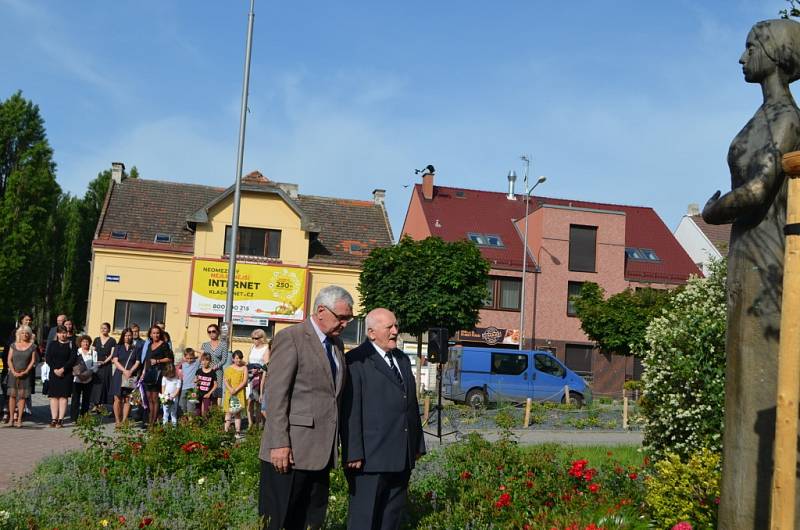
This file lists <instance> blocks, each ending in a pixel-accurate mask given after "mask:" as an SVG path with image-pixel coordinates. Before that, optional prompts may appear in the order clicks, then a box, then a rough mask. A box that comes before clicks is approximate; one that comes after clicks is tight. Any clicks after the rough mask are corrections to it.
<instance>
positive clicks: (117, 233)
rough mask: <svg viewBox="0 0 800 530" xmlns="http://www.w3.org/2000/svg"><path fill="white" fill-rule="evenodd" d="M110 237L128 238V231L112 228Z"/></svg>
mask: <svg viewBox="0 0 800 530" xmlns="http://www.w3.org/2000/svg"><path fill="white" fill-rule="evenodd" d="M111 239H128V232H127V231H125V230H112V231H111Z"/></svg>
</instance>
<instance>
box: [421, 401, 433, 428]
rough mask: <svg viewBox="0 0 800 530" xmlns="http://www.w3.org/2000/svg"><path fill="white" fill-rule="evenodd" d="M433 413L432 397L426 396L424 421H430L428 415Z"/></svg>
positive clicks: (423, 410)
mask: <svg viewBox="0 0 800 530" xmlns="http://www.w3.org/2000/svg"><path fill="white" fill-rule="evenodd" d="M430 413H431V397H430V396H425V400H424V401H423V402H422V423H423V424H425V423H428V416H430Z"/></svg>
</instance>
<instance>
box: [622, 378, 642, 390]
mask: <svg viewBox="0 0 800 530" xmlns="http://www.w3.org/2000/svg"><path fill="white" fill-rule="evenodd" d="M622 388H624V389H625V390H628V391H630V392H633V391H636V390H638V391H640V392H641V391H642V390H644V382H642V381H639V380H636V379H631V380H629V381H625V383H624V384H623V385H622Z"/></svg>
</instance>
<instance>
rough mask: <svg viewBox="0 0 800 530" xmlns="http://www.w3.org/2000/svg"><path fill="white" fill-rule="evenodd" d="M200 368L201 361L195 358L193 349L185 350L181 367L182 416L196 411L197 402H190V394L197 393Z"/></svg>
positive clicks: (180, 404)
mask: <svg viewBox="0 0 800 530" xmlns="http://www.w3.org/2000/svg"><path fill="white" fill-rule="evenodd" d="M199 366H200V361H198V360H197V357H195V354H194V350H193V349H192V348H186V349H185V350H183V362H181V365H180V371H181V381H182V384H181V399H180V403H179V406H180V411H179V413H180V415H181V416H183V415H184V414H193V413H194V412H195V409H196V408H197V407H196V406H195V402H193V401H189V399H188V394H189V391H190V390H193V391H195V392H196V391H197V389H196V387H195V377H197V369H198V367H199Z"/></svg>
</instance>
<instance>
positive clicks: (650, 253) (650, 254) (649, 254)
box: [639, 248, 661, 261]
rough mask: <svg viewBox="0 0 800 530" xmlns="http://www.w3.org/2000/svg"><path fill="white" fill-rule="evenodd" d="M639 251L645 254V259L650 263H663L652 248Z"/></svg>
mask: <svg viewBox="0 0 800 530" xmlns="http://www.w3.org/2000/svg"><path fill="white" fill-rule="evenodd" d="M639 250H641V251H642V254H644V258H645V259H647V260H650V261H661V260H660V259H659V258H658V255H657V254H656V251H655V250H653V249H650V248H640V249H639Z"/></svg>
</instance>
